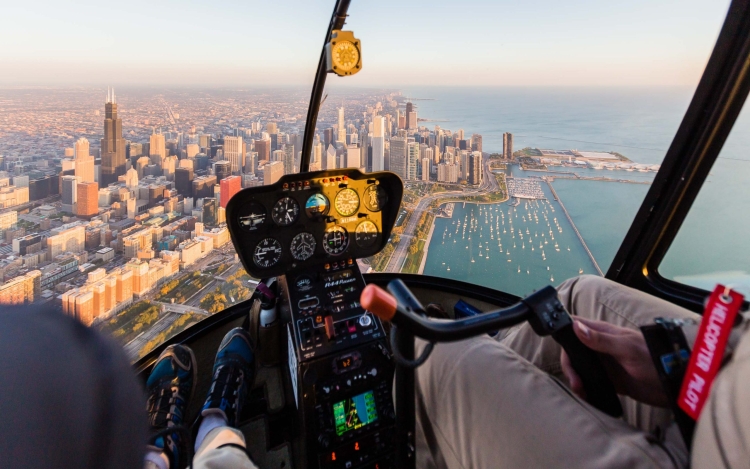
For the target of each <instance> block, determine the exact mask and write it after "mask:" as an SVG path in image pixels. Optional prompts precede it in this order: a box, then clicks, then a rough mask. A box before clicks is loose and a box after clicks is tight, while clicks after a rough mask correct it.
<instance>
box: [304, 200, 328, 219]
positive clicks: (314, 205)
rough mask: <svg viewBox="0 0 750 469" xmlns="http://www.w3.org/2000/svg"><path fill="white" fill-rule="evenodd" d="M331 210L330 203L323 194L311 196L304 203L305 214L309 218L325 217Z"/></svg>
mask: <svg viewBox="0 0 750 469" xmlns="http://www.w3.org/2000/svg"><path fill="white" fill-rule="evenodd" d="M330 208H331V203H330V202H328V199H327V198H326V196H324V195H323V194H313V195H311V196H310V198H309V199H307V203H305V213H307V216H308V217H310V218H317V217H319V216H323V215H326V214H327V213H328V210H329V209H330Z"/></svg>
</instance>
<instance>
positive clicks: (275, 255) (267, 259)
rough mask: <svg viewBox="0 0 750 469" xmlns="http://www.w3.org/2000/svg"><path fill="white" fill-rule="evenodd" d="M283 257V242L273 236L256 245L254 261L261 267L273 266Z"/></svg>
mask: <svg viewBox="0 0 750 469" xmlns="http://www.w3.org/2000/svg"><path fill="white" fill-rule="evenodd" d="M279 259H281V243H280V242H278V241H276V240H275V239H273V238H265V239H263V240H261V242H259V243H258V244H257V245H256V246H255V252H253V262H255V265H257V266H258V267H260V268H261V269H267V268H269V267H273V266H274V265H276V263H277V262H279Z"/></svg>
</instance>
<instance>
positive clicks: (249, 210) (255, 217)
mask: <svg viewBox="0 0 750 469" xmlns="http://www.w3.org/2000/svg"><path fill="white" fill-rule="evenodd" d="M266 218H267V214H266V209H265V208H263V206H262V205H261V204H259V203H255V202H253V203H250V204H248V205H247V206H245V207H243V208H242V209H241V210H240V216H239V217H238V219H237V221H238V222H239V224H240V227H241V228H242V229H243V230H245V231H256V230H258V229H260V227H262V226H263V224H264V223H265V222H266Z"/></svg>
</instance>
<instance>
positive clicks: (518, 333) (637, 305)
mask: <svg viewBox="0 0 750 469" xmlns="http://www.w3.org/2000/svg"><path fill="white" fill-rule="evenodd" d="M557 291H558V293H559V295H560V300H561V301H562V303H563V304H564V305H565V308H566V309H567V310H568V311H569V312H570V313H571V314H573V315H576V316H581V317H584V318H587V319H596V320H598V321H606V322H608V323H610V324H615V325H618V326H622V327H628V328H631V329H638V328H639V327H640V326H643V325H646V324H651V323H653V321H654V319H655V318H657V317H670V318H691V319H695V320H700V316H699V315H697V314H695V313H693V312H692V311H688V310H686V309H684V308H681V307H679V306H677V305H674V304H672V303H669V302H667V301H664V300H662V299H659V298H656V297H654V296H651V295H649V294H647V293H643V292H641V291H639V290H635V289H632V288H629V287H626V286H624V285H621V284H619V283H616V282H612V281H611V280H607V279H604V278H602V277H597V276H593V275H583V276H580V277H574V278H572V279H569V280H566V281H565V282H563V283H562V284H561V285H560V286H559V287H558V288H557ZM498 340H500V341H501V342H502V343H503V344H504V345H507V346H508V347H510V348H511V349H513V350H514V351H515V352H517V353H518V354H519V355H521V356H522V357H524V358H525V359H527V360H528V361H530V362H531V363H533V364H534V365H536V366H537V367H538V368H540V369H541V370H543V371H546V372H547V373H550V374H552V375H553V376H555V377H557V378H558V379H560V380H561V381H563V382H565V383H567V380H566V379H565V377H564V376H563V373H562V368H561V365H560V346H559V345H558V344H557V342H555V341H554V340H553V339H552V338H550V337H544V338H542V337H539V336H538V335H536V334H535V333H534V331H533V330H532V329H531V327H530V326H529V325H528V324H522V325H519V326H517V327H515V328H512V329H509V330H508V331H506V333H505V334H503V333H500V334H499V335H498ZM621 401H622V404H623V410H624V413H625V419H626V420H627V422H628V423H630V424H631V425H633V426H635V427H637V428H640V429H641V430H643V431H646V432H649V433H659V432H664V431H665V430H666V428H667V426H668V425H669V424H670V423H671V421H672V412H671V411H670V410H669V409H663V408H657V407H653V406H649V405H646V404H642V403H640V402H637V401H635V400H633V399H630V398H628V397H622V398H621Z"/></svg>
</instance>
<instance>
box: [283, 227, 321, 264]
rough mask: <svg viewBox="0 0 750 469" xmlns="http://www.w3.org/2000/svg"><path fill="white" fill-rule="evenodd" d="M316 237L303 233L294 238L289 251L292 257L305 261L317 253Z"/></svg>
mask: <svg viewBox="0 0 750 469" xmlns="http://www.w3.org/2000/svg"><path fill="white" fill-rule="evenodd" d="M315 244H316V243H315V236H313V235H312V233H308V232H302V233H299V234H298V235H296V236H295V237H294V238H292V244H291V245H290V246H289V250H290V251H291V252H292V257H293V258H295V259H297V260H298V261H305V260H307V259H309V258H311V257H312V255H313V254H314V253H315Z"/></svg>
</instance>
